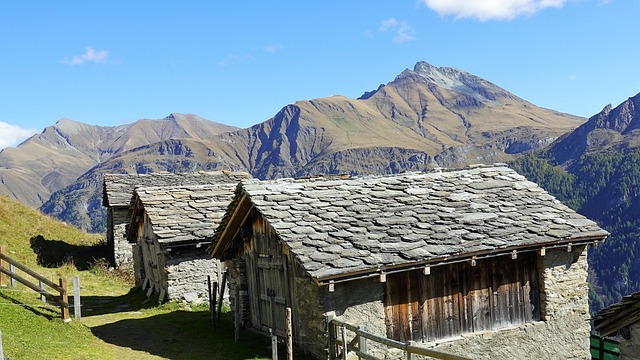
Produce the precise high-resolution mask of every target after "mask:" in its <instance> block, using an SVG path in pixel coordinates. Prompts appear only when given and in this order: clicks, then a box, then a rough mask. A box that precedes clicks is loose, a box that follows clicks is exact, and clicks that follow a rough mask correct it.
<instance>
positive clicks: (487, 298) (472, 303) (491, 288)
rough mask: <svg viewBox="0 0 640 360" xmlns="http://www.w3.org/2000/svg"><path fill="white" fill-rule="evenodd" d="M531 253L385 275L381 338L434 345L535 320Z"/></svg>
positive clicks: (535, 280)
mask: <svg viewBox="0 0 640 360" xmlns="http://www.w3.org/2000/svg"><path fill="white" fill-rule="evenodd" d="M537 294H538V275H537V264H536V253H535V252H531V253H524V254H520V255H519V256H518V257H517V258H516V259H511V257H510V256H500V257H496V258H490V259H484V260H478V261H476V265H475V266H472V265H471V264H470V263H469V262H461V263H455V264H448V265H441V266H437V267H433V268H432V269H431V273H430V275H424V274H423V273H422V271H411V272H404V273H398V274H393V275H389V276H387V282H386V294H385V313H386V318H387V334H388V336H389V337H391V338H393V339H396V340H399V341H409V340H414V341H434V340H438V339H444V338H449V337H453V336H456V335H460V334H464V333H470V332H478V331H483V330H495V329H500V328H505V327H509V326H514V325H518V324H522V323H525V322H531V321H534V320H539V319H540V306H539V299H538V296H537Z"/></svg>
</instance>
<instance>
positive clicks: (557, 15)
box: [0, 0, 640, 148]
mask: <svg viewBox="0 0 640 360" xmlns="http://www.w3.org/2000/svg"><path fill="white" fill-rule="evenodd" d="M638 19H640V1H637V0H418V1H415V0H411V1H402V0H394V1H392V0H387V1H382V0H369V1H356V0H354V1H344V0H341V1H336V0H327V1H316V2H310V1H288V0H281V1H272V2H267V1H242V2H217V1H182V2H177V1H144V0H143V1H118V0H113V1H86V0H84V1H64V0H60V1H55V2H53V1H46V2H45V1H31V0H21V1H10V0H0V33H1V34H2V36H0V47H1V49H2V50H1V53H0V79H2V80H1V81H2V83H1V84H2V86H0V101H1V102H0V148H3V147H6V146H15V145H16V144H18V142H20V141H22V140H24V139H25V138H26V136H29V135H31V134H33V133H38V132H41V131H42V130H43V129H44V128H45V127H46V126H50V125H53V124H54V123H55V122H57V121H58V120H59V119H61V118H69V119H72V120H76V121H80V122H83V123H87V124H91V125H102V126H114V125H121V124H125V123H130V122H133V121H136V120H138V119H141V118H148V119H160V118H163V117H165V116H167V115H169V114H170V113H172V112H178V113H193V114H197V115H200V116H202V117H204V118H206V119H209V120H212V121H217V122H221V123H225V124H230V125H235V126H239V127H248V126H251V125H253V124H256V123H259V122H262V121H265V120H267V119H269V118H270V117H271V116H273V115H275V114H276V113H277V112H278V110H280V109H281V108H282V107H283V106H285V105H287V104H290V103H293V102H295V101H297V100H308V99H314V98H319V97H325V96H331V95H335V94H340V95H345V96H348V97H353V98H356V97H358V96H360V95H361V94H362V93H363V92H365V91H369V90H372V89H375V88H377V87H378V85H380V84H382V83H387V82H390V81H392V80H393V79H394V78H395V76H396V75H398V74H399V73H400V72H402V71H403V70H404V69H405V68H413V66H414V65H415V63H416V62H418V61H427V62H429V63H431V64H433V65H435V66H447V67H454V68H459V69H462V70H465V71H468V72H470V73H472V74H474V75H478V76H480V77H483V78H485V79H487V80H489V81H491V82H493V83H495V84H497V85H498V86H501V87H503V88H505V89H506V90H508V91H511V92H513V93H514V94H516V95H518V96H520V97H522V98H524V99H526V100H528V101H531V102H532V103H534V104H536V105H538V106H542V107H547V108H552V109H555V110H559V111H563V112H568V113H572V114H575V115H580V116H585V117H588V116H591V115H594V114H595V113H597V112H599V111H600V110H601V109H602V108H603V107H604V106H605V105H607V104H609V103H611V104H613V105H614V106H616V105H618V104H619V103H621V102H622V101H624V100H626V99H627V98H629V97H631V96H634V95H636V94H637V93H638V92H640V72H639V71H638V68H639V66H638V64H640V46H638V45H639V40H638V33H639V30H640V29H639V25H638Z"/></svg>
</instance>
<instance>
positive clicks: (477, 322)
mask: <svg viewBox="0 0 640 360" xmlns="http://www.w3.org/2000/svg"><path fill="white" fill-rule="evenodd" d="M471 272H472V274H473V279H472V281H473V285H472V289H473V290H472V301H473V311H472V313H473V331H474V332H477V331H483V330H489V329H491V327H492V326H491V303H490V294H489V279H488V273H489V271H488V266H487V264H486V263H484V264H483V263H482V262H481V263H480V264H478V265H476V266H474V267H473V268H472V270H471Z"/></svg>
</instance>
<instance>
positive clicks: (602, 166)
mask: <svg viewBox="0 0 640 360" xmlns="http://www.w3.org/2000/svg"><path fill="white" fill-rule="evenodd" d="M639 125H640V94H637V95H636V96H634V97H631V98H629V99H628V100H626V101H624V102H623V103H622V104H620V105H618V106H616V107H615V108H614V107H613V106H611V105H607V106H606V107H605V108H604V109H603V110H602V111H601V112H600V113H598V114H596V115H594V116H592V117H591V118H590V119H589V120H588V121H587V122H586V123H584V124H582V125H581V126H579V127H578V128H577V129H576V130H575V131H573V132H571V133H568V134H567V135H565V136H563V137H562V138H560V139H558V140H557V141H556V142H554V143H553V144H552V145H551V146H549V147H548V148H546V149H544V150H542V151H540V152H539V153H532V154H529V155H527V156H524V157H522V158H520V159H518V161H516V162H515V163H514V166H515V168H516V170H518V171H519V172H520V173H522V174H523V175H525V176H526V177H527V178H529V179H530V180H532V181H535V182H537V183H539V184H540V185H541V186H542V187H544V188H545V189H547V190H548V191H549V192H550V193H552V194H553V195H555V196H556V197H558V198H559V199H561V200H563V201H564V202H565V203H567V204H569V205H570V206H571V207H573V208H574V209H575V210H577V211H578V212H580V213H582V214H584V215H586V216H588V217H589V218H591V219H593V220H595V221H597V222H598V224H599V225H600V226H602V227H604V228H605V229H606V230H607V231H609V232H610V233H611V235H610V236H609V238H608V239H607V241H605V242H604V244H601V245H599V246H598V247H596V248H592V249H591V250H590V253H589V269H590V279H589V281H590V284H591V292H590V298H591V310H592V313H593V314H595V313H596V312H597V311H598V310H599V309H602V308H603V307H606V306H608V305H610V304H613V303H616V302H618V301H620V300H621V298H622V296H624V295H627V294H629V293H632V292H635V291H639V290H640V262H638V259H639V258H640V242H638V238H640V132H639V130H640V127H639Z"/></svg>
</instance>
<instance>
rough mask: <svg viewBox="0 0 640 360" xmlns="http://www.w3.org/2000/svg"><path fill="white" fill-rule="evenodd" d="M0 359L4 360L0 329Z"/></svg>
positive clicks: (0, 331)
mask: <svg viewBox="0 0 640 360" xmlns="http://www.w3.org/2000/svg"><path fill="white" fill-rule="evenodd" d="M0 360H4V351H3V350H2V330H0Z"/></svg>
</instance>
